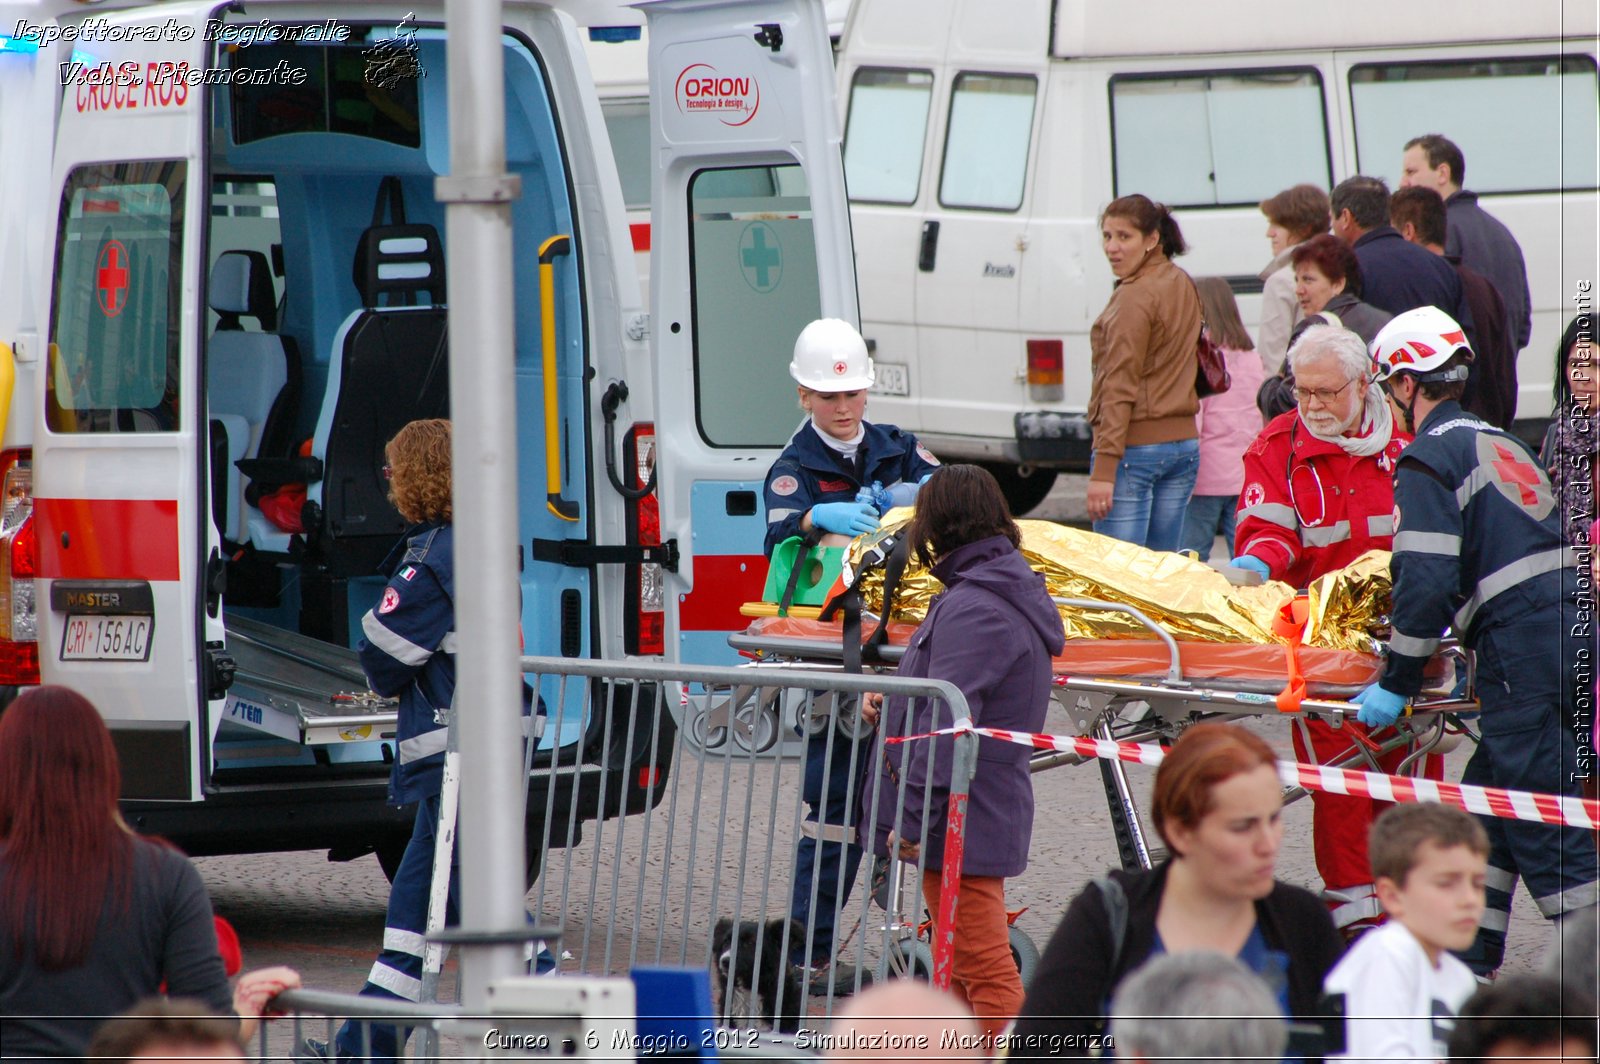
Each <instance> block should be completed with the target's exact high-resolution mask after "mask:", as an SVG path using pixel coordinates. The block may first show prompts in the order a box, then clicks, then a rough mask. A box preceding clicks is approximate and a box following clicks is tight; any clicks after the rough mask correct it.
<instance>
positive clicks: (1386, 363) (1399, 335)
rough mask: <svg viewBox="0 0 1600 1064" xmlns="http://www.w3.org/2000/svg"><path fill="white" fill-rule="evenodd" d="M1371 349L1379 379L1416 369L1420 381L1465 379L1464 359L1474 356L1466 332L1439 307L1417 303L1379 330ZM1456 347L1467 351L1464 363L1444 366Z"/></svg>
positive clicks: (1384, 379) (1374, 371) (1467, 360)
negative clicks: (1418, 304)
mask: <svg viewBox="0 0 1600 1064" xmlns="http://www.w3.org/2000/svg"><path fill="white" fill-rule="evenodd" d="M1368 350H1369V351H1370V352H1371V354H1372V363H1373V375H1374V376H1375V377H1376V378H1377V379H1378V380H1380V381H1386V380H1388V379H1389V378H1390V377H1393V376H1394V375H1395V374H1397V373H1414V374H1416V376H1417V379H1418V380H1419V381H1451V380H1466V378H1467V367H1466V365H1465V364H1464V363H1465V362H1470V361H1472V357H1473V356H1472V347H1471V346H1470V345H1469V344H1468V343H1467V334H1466V333H1465V332H1464V331H1463V330H1462V328H1461V326H1460V325H1458V324H1456V320H1455V319H1454V318H1452V317H1451V316H1450V315H1448V314H1446V313H1445V312H1444V311H1442V310H1440V309H1439V308H1438V307H1417V308H1416V309H1415V310H1408V311H1406V312H1405V313H1404V314H1397V315H1395V316H1394V317H1393V318H1391V319H1390V320H1389V324H1387V325H1385V326H1384V327H1383V328H1382V329H1380V330H1379V331H1378V335H1377V338H1376V339H1374V340H1373V341H1372V346H1371V347H1370V348H1369V349H1368ZM1457 351H1465V352H1466V358H1465V359H1464V360H1463V363H1458V364H1457V365H1455V366H1451V367H1450V368H1449V369H1443V368H1442V367H1443V366H1444V365H1445V364H1447V363H1448V362H1449V361H1450V359H1451V358H1452V357H1453V356H1454V355H1455V353H1456V352H1457Z"/></svg>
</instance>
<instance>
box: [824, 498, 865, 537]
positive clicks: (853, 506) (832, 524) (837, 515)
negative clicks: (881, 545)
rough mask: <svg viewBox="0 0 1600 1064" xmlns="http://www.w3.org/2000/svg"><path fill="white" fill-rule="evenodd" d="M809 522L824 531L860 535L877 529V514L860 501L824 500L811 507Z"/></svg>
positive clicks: (842, 534)
mask: <svg viewBox="0 0 1600 1064" xmlns="http://www.w3.org/2000/svg"><path fill="white" fill-rule="evenodd" d="M811 523H812V524H814V525H816V526H817V527H818V528H820V529H822V530H823V531H824V532H837V533H838V534H839V535H841V536H862V535H865V534H867V533H868V532H876V531H877V530H878V516H877V515H876V514H874V513H873V512H872V507H871V506H869V505H868V504H866V503H861V502H824V503H818V504H817V505H816V506H813V507H812V508H811Z"/></svg>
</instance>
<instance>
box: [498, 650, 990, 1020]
mask: <svg viewBox="0 0 1600 1064" xmlns="http://www.w3.org/2000/svg"><path fill="white" fill-rule="evenodd" d="M523 667H524V671H525V672H527V673H528V675H529V678H530V680H531V681H533V682H534V683H535V684H536V686H537V687H538V688H539V690H540V692H541V694H542V695H543V697H544V699H545V702H546V705H547V706H548V707H549V712H550V714H551V718H552V721H551V723H552V725H553V726H554V727H555V729H556V730H557V731H558V732H559V731H560V726H561V723H562V720H561V717H562V716H563V715H564V714H567V713H571V712H574V708H575V707H579V708H581V707H584V706H587V707H591V709H593V708H595V707H605V706H611V705H614V704H615V702H616V701H617V700H618V699H627V700H628V703H629V705H630V708H632V709H633V710H635V711H634V712H628V713H622V714H616V713H608V714H606V715H605V721H606V727H607V728H611V727H614V726H615V722H616V721H619V720H621V721H626V722H627V727H628V728H629V729H630V730H631V729H635V728H638V726H639V722H641V721H648V720H653V721H656V722H658V724H659V723H660V722H663V721H664V720H665V719H667V718H668V717H669V716H670V719H671V720H672V721H673V722H674V723H676V724H684V723H687V724H688V725H689V726H688V727H684V728H682V729H681V730H678V729H673V728H669V727H660V726H657V727H655V728H654V729H653V730H651V733H650V734H648V735H644V734H638V733H632V734H627V735H625V736H622V737H621V742H620V743H619V742H618V741H617V738H618V737H616V736H614V735H607V734H601V735H598V736H594V737H593V738H594V740H595V741H597V742H598V748H599V749H602V750H611V751H617V750H633V749H636V748H637V747H636V744H639V743H658V744H673V748H672V750H671V756H670V757H669V758H663V757H655V756H651V757H650V758H649V759H648V760H649V762H650V763H651V764H652V765H658V766H659V765H665V767H664V768H662V769H659V774H660V778H656V779H652V780H649V781H627V782H629V783H643V782H648V783H649V788H648V789H649V799H650V804H651V806H652V808H650V810H649V811H648V812H645V813H641V814H639V815H637V816H629V817H623V818H619V819H615V820H606V819H597V820H593V821H590V822H588V823H587V825H585V824H584V823H583V822H582V821H581V820H580V819H579V817H578V813H579V809H578V808H577V803H574V805H573V807H572V808H570V809H569V810H567V818H566V821H565V823H562V822H561V820H560V816H559V812H560V811H559V810H557V809H556V808H555V804H554V795H555V794H556V793H557V790H556V789H555V788H551V789H550V790H549V791H548V792H547V799H548V801H549V802H550V806H549V808H548V809H547V816H546V818H545V839H544V840H543V841H544V842H545V843H546V845H545V846H544V847H542V852H543V855H544V856H543V867H542V873H541V875H540V876H539V879H538V881H537V882H536V883H535V884H534V887H533V890H532V892H531V895H530V902H531V909H532V911H533V913H534V915H535V917H536V918H537V920H538V922H539V923H540V924H554V925H560V926H561V927H563V929H564V934H563V939H562V950H563V952H562V956H561V960H560V965H559V967H560V970H561V971H563V972H569V971H571V972H582V973H592V974H618V973H620V972H625V971H627V970H628V969H631V968H635V967H639V966H641V965H672V966H680V967H682V966H689V967H705V968H707V969H709V970H710V971H711V972H712V975H713V985H714V987H715V988H716V989H717V990H718V991H719V996H718V1000H717V1007H718V1011H719V1014H720V1016H721V1018H722V1019H723V1020H724V1021H726V1022H727V1023H728V1024H729V1025H730V1026H742V1025H743V1024H744V1023H746V1022H751V1021H755V1022H760V1023H762V1024H763V1025H771V1021H773V1020H774V1019H777V1020H778V1021H779V1023H778V1026H780V1027H784V1026H787V1027H790V1028H792V1027H794V1026H796V1025H798V1024H799V1023H801V1022H803V1021H804V1020H805V1018H808V1017H810V1018H819V1017H825V1016H826V1015H828V1014H830V1013H831V1011H832V1008H833V1004H834V1001H835V999H836V998H837V997H838V996H839V995H840V994H841V993H846V992H853V991H855V990H858V989H859V988H860V987H861V986H862V985H864V984H865V983H866V982H869V981H871V980H872V979H874V978H882V977H883V976H885V975H886V974H888V973H890V972H894V971H904V970H908V969H916V968H917V966H918V965H919V964H920V965H921V967H922V970H923V971H924V973H925V974H933V972H938V973H939V974H941V975H943V976H944V978H945V979H947V978H948V948H949V942H948V938H949V936H948V934H946V935H943V936H941V937H944V938H945V939H946V940H947V941H946V942H945V943H944V945H945V949H944V953H943V957H942V958H941V956H940V949H939V945H940V944H939V943H938V942H937V941H921V942H920V945H919V939H918V937H917V929H918V927H919V926H920V924H921V923H922V921H921V920H920V919H919V916H920V913H921V904H920V902H918V903H916V904H915V907H911V906H908V905H907V904H906V903H905V899H904V897H903V896H893V893H894V892H893V891H892V890H890V889H888V888H887V887H885V888H884V889H880V890H878V891H877V892H876V893H877V897H878V901H877V902H874V901H873V894H874V891H873V890H872V889H870V888H871V886H872V881H873V878H874V877H873V875H872V872H873V871H877V872H878V876H877V878H878V879H879V880H880V881H892V880H893V879H894V878H895V877H893V876H892V875H889V874H888V870H885V869H882V868H881V867H875V866H877V865H878V862H875V861H873V860H871V859H870V855H869V856H868V859H867V860H861V853H862V851H861V850H859V849H858V848H857V847H856V845H855V843H856V833H857V828H858V825H859V824H868V825H876V824H879V823H880V822H881V823H884V824H900V823H903V822H905V821H904V820H903V818H902V813H903V812H905V811H906V810H908V809H909V810H911V811H912V813H913V816H912V819H911V822H913V823H916V824H918V825H919V826H920V830H919V832H918V837H917V839H916V842H917V844H918V845H919V847H920V850H919V852H920V854H922V855H928V854H929V853H930V849H931V850H933V851H935V852H937V851H939V850H941V849H942V850H943V851H944V853H945V859H944V860H943V861H942V865H943V867H944V868H945V869H946V873H947V874H952V873H953V874H956V875H958V874H959V865H958V863H957V862H958V861H959V855H960V848H961V843H962V838H961V827H962V814H963V813H964V810H965V801H966V792H967V783H968V781H969V780H970V779H971V775H972V766H973V763H974V761H973V759H974V756H975V749H976V742H975V740H972V739H970V738H969V737H965V736H963V737H960V741H956V740H955V739H952V738H950V737H946V738H943V739H940V740H937V741H934V740H921V741H918V742H909V743H890V742H886V740H887V739H889V738H891V737H890V736H888V735H887V734H886V733H887V731H888V730H889V729H888V728H887V727H886V726H885V727H878V728H871V727H867V726H863V724H862V723H861V709H860V706H861V699H862V698H863V696H866V695H868V694H881V695H883V696H885V697H884V709H885V712H886V715H885V718H884V719H885V724H886V725H887V722H888V719H889V711H890V710H892V709H893V708H895V706H894V705H893V703H896V702H899V701H900V700H905V701H906V702H909V703H911V704H912V705H913V706H914V707H915V709H916V711H915V712H905V713H895V714H893V715H894V716H896V717H897V718H899V719H898V726H897V727H896V728H895V729H894V730H895V732H896V733H897V735H898V736H910V735H917V734H921V733H925V732H928V731H932V730H934V729H935V728H939V727H946V726H948V725H950V724H953V723H954V722H955V721H957V720H967V719H970V715H969V713H968V711H967V706H966V700H965V699H964V698H963V697H962V695H961V693H960V691H959V690H957V689H956V688H954V687H953V686H951V685H949V684H947V683H942V682H932V681H921V680H911V679H901V678H899V677H893V676H887V675H866V676H860V675H847V674H845V673H843V672H839V671H823V670H817V669H794V668H790V667H776V668H774V667H768V666H763V665H760V664H755V665H750V666H744V667H740V668H709V667H693V666H681V665H657V664H648V663H617V662H605V661H576V660H571V659H559V658H557V659H552V658H544V659H534V658H526V659H524V661H523ZM574 690H576V691H577V692H578V693H577V694H576V696H575V695H574ZM645 706H650V707H652V709H653V711H651V712H638V711H637V710H638V709H640V708H642V707H645ZM662 710H665V711H666V712H665V713H662V712H661V711H662ZM697 721H698V723H697ZM675 730H676V731H678V734H677V736H676V737H675V736H674V735H673V732H674V731H675ZM796 733H797V734H798V735H799V736H803V737H804V742H803V744H802V743H792V742H789V741H787V739H786V737H787V736H789V735H792V734H796ZM675 740H676V741H675ZM651 752H652V754H654V753H655V752H656V751H654V750H652V751H651ZM789 753H795V754H798V755H799V756H798V757H790V756H784V755H785V754H789ZM619 761H620V762H623V763H626V761H625V759H623V758H613V764H602V765H601V766H599V771H598V773H596V775H595V778H592V779H585V780H583V781H581V783H580V785H579V788H578V789H580V791H581V792H582V793H585V794H595V795H602V794H605V793H607V789H608V788H610V787H614V786H618V785H619V782H620V781H615V780H613V779H611V778H610V777H611V776H613V775H614V774H615V768H614V762H619ZM581 767H582V766H575V765H571V764H565V765H563V764H557V765H555V766H553V769H554V771H558V772H562V771H575V770H577V769H579V768H581ZM945 777H948V786H946V785H945ZM952 810H953V811H954V815H949V811H952ZM918 812H923V813H926V814H927V815H916V814H917V813H918ZM585 829H586V831H585ZM930 830H931V831H943V832H945V834H946V836H947V837H946V839H944V840H943V841H941V840H940V839H939V838H937V837H935V838H934V839H933V845H932V846H931V847H930V841H929V834H930ZM581 831H583V832H585V835H586V837H584V838H582V839H581V840H580V839H579V838H578V837H577V835H578V833H579V832H581ZM561 842H566V843H567V845H565V846H561V845H559V844H560V843H561ZM550 843H556V844H557V845H554V846H552V845H549V844H550ZM530 849H531V847H530ZM858 860H861V868H860V871H859V872H856V871H855V870H854V869H853V868H852V866H853V865H854V863H855V862H856V861H858ZM923 860H924V862H925V861H926V857H924V858H923ZM923 870H924V869H923V866H922V864H919V865H918V866H917V873H918V874H917V875H916V876H912V877H901V878H909V880H910V884H909V885H915V884H920V882H921V873H922V872H923ZM852 879H854V880H856V881H857V882H855V883H854V884H853V889H852V884H851V880H852ZM836 884H837V886H836ZM890 886H892V882H891V883H890ZM903 893H904V892H903ZM948 893H949V896H950V899H951V902H952V903H953V898H954V880H953V879H952V880H951V889H950V890H949V891H948ZM880 910H882V911H880ZM791 915H793V916H795V917H797V918H798V919H797V923H798V925H799V926H798V927H795V928H784V927H783V926H782V925H781V924H779V925H778V926H776V927H774V926H773V925H772V924H771V921H774V920H778V921H781V920H782V919H784V918H786V917H789V916H791ZM935 915H937V914H935ZM948 925H949V921H948V920H945V921H937V922H936V926H937V927H938V928H940V929H941V931H942V930H943V929H944V928H946V927H948ZM719 928H720V929H721V934H720V936H719ZM775 954H776V956H775ZM941 959H943V960H944V962H945V963H944V970H943V971H942V972H941V971H940V965H939V961H940V960H941ZM789 960H794V961H796V962H799V966H800V968H801V969H802V970H801V971H800V972H797V973H792V974H793V975H794V976H795V977H796V978H791V977H790V976H791V972H790V971H789V970H788V969H787V968H786V966H785V963H784V962H787V961H789ZM829 960H831V961H832V964H831V965H829V966H828V967H827V969H826V970H825V971H819V970H817V969H818V968H820V967H821V964H823V963H826V962H827V961H829ZM812 961H815V962H819V963H818V964H810V963H808V962H812ZM930 963H931V967H932V969H933V972H928V971H927V969H928V967H929V966H930ZM807 976H809V978H808V977H807ZM742 990H750V991H754V992H755V993H754V994H753V995H751V996H753V997H755V998H758V999H760V1000H757V1001H748V1002H747V1001H745V1000H743V998H744V995H742V994H741V993H740V991H742ZM797 998H798V1000H797Z"/></svg>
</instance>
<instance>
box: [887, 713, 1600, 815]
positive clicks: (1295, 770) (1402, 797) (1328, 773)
mask: <svg viewBox="0 0 1600 1064" xmlns="http://www.w3.org/2000/svg"><path fill="white" fill-rule="evenodd" d="M963 732H971V733H973V734H974V735H980V736H983V737H985V738H989V739H999V740H1000V741H1002V742H1007V743H1016V744H1018V745H1020V746H1031V747H1033V748H1034V749H1036V750H1061V751H1065V752H1068V753H1076V754H1082V755H1083V756H1084V757H1099V758H1106V759H1109V760H1118V761H1132V762H1134V763H1135V764H1139V765H1151V766H1154V765H1159V764H1161V761H1162V759H1163V758H1164V757H1166V750H1164V749H1163V748H1162V747H1161V746H1160V745H1159V744H1156V743H1121V742H1115V741H1113V740H1111V739H1088V738H1082V737H1079V736H1076V735H1040V734H1036V733H1032V732H1014V731H1007V730H1005V729H1003V728H975V727H973V726H972V725H971V724H969V723H967V722H965V721H963V722H961V723H959V724H957V725H956V726H955V727H953V728H942V729H940V730H939V731H936V732H928V733H926V734H924V735H906V736H900V737H891V738H889V739H888V740H887V741H888V742H891V743H903V742H909V741H911V740H913V739H931V738H933V737H934V736H937V735H959V734H961V733H963ZM1278 775H1279V777H1281V778H1282V780H1283V782H1284V783H1286V784H1295V785H1299V786H1301V787H1304V788H1305V789H1306V790H1308V791H1327V792H1329V793H1331V794H1353V795H1358V796H1360V797H1363V798H1376V799H1379V800H1380V801H1385V802H1439V803H1442V804H1444V805H1453V806H1455V807H1456V808H1458V809H1465V810H1466V811H1467V812H1469V813H1478V814H1481V815H1483V816H1494V817H1500V818H1501V819H1504V820H1528V821H1532V822H1533V823H1535V824H1558V825H1565V826H1566V827H1574V828H1593V827H1595V826H1596V825H1600V801H1596V800H1592V799H1588V798H1569V797H1566V796H1564V795H1555V794H1534V793H1532V792H1531V791H1508V790H1503V789H1501V788H1499V787H1479V786H1475V785H1473V784H1468V783H1441V782H1439V781H1437V780H1429V779H1419V778H1415V777H1412V776H1387V775H1384V774H1383V773H1381V772H1365V771H1361V770H1358V769H1349V768H1329V767H1328V766H1326V765H1304V764H1301V763H1299V762H1297V761H1279V762H1278Z"/></svg>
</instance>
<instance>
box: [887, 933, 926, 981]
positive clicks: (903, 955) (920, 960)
mask: <svg viewBox="0 0 1600 1064" xmlns="http://www.w3.org/2000/svg"><path fill="white" fill-rule="evenodd" d="M889 972H890V974H891V975H893V976H894V977H895V978H896V979H915V980H917V981H918V982H923V983H931V982H933V947H931V946H929V945H928V944H927V943H926V942H924V941H922V939H920V938H916V939H911V940H909V941H900V942H895V943H892V944H891V945H890V946H889Z"/></svg>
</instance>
